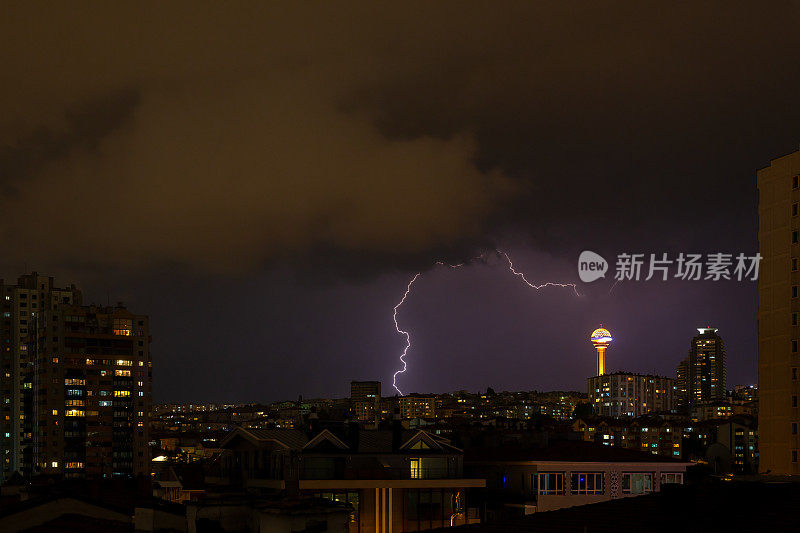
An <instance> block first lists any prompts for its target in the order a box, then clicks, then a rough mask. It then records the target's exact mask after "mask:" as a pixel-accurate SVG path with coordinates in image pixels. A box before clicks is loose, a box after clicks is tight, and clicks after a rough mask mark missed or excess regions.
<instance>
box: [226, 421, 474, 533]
mask: <svg viewBox="0 0 800 533" xmlns="http://www.w3.org/2000/svg"><path fill="white" fill-rule="evenodd" d="M221 447H222V448H223V449H224V450H225V451H224V453H223V455H222V456H221V457H220V460H219V471H218V472H217V474H218V476H219V477H218V478H217V481H218V482H220V483H223V484H225V485H229V486H231V488H235V487H238V488H244V489H249V490H255V489H261V490H264V489H273V490H284V491H287V492H288V493H289V494H296V495H305V496H317V497H321V498H324V499H329V500H334V501H338V502H342V503H346V504H349V505H350V506H351V507H352V512H351V515H350V523H349V531H350V532H352V533H356V532H367V531H419V530H424V529H431V528H438V527H450V526H457V525H463V524H468V523H473V522H476V521H477V520H478V509H477V508H474V506H472V505H471V504H470V501H469V498H468V494H467V489H470V488H482V487H485V486H486V481H485V480H484V479H482V478H476V479H469V478H466V477H465V476H464V471H463V455H464V453H463V451H462V450H460V449H458V448H456V447H455V446H453V445H452V444H451V443H450V442H449V441H448V440H447V439H443V438H441V437H437V436H436V435H433V434H430V433H427V432H425V431H422V430H418V431H408V430H405V429H403V428H402V427H401V426H399V424H395V427H394V428H393V429H392V430H363V429H361V428H360V427H359V425H358V424H350V425H348V426H346V427H345V426H339V428H337V429H332V430H329V429H323V430H321V431H319V432H316V433H307V432H305V431H300V430H245V429H237V430H235V431H233V432H231V433H230V434H229V435H228V437H226V438H225V440H224V441H223V442H222V443H221Z"/></svg>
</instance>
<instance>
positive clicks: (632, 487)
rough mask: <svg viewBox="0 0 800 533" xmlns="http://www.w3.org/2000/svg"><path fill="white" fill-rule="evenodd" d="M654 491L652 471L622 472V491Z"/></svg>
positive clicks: (638, 492) (639, 492) (637, 492)
mask: <svg viewBox="0 0 800 533" xmlns="http://www.w3.org/2000/svg"><path fill="white" fill-rule="evenodd" d="M652 491H653V474H652V473H647V474H645V473H636V474H634V473H625V474H622V492H623V493H624V494H644V493H646V492H652Z"/></svg>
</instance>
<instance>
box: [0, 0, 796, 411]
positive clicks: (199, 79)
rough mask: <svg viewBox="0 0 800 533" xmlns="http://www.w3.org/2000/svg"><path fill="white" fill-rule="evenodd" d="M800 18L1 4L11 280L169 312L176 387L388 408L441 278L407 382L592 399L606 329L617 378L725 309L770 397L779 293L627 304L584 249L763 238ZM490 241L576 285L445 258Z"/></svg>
mask: <svg viewBox="0 0 800 533" xmlns="http://www.w3.org/2000/svg"><path fill="white" fill-rule="evenodd" d="M799 6H800V4H798V3H792V2H770V3H769V4H768V6H767V5H763V4H759V3H734V2H716V3H715V2H703V3H700V5H698V3H683V4H674V3H664V4H662V7H654V6H652V5H647V6H645V5H641V4H640V3H635V2H630V3H614V2H604V3H602V4H600V3H586V4H585V5H583V4H581V3H571V4H569V5H566V6H562V5H560V4H545V3H530V2H493V3H491V4H487V3H474V4H473V3H469V2H451V3H448V2H437V3H436V4H435V5H430V4H428V3H419V4H414V3H405V2H404V3H393V4H380V5H373V4H371V3H365V4H357V3H351V4H338V5H333V4H328V3H326V4H323V3H319V4H317V3H302V4H299V3H287V4H285V5H283V6H280V7H279V6H274V5H273V6H265V5H262V4H261V3H251V4H248V3H237V4H234V5H229V4H222V3H216V4H204V3H198V2H190V3H186V4H181V3H179V2H170V3H167V4H162V3H153V4H148V3H141V4H139V3H137V4H136V7H135V9H134V8H131V9H130V10H125V11H123V8H122V7H121V6H120V5H118V4H116V3H114V4H111V5H101V4H80V3H76V4H69V5H67V4H63V5H61V4H55V5H47V7H46V9H45V8H44V5H39V6H35V5H34V6H29V5H25V6H13V7H10V6H6V7H5V8H4V9H3V15H2V16H0V65H2V68H1V70H0V71H1V72H2V80H3V82H2V83H0V212H1V213H2V217H0V228H1V229H2V231H0V250H2V253H1V254H0V274H1V275H2V276H3V277H4V278H5V279H6V280H9V279H11V280H13V279H16V277H17V276H18V275H19V274H20V273H22V272H24V271H25V269H27V270H28V271H32V270H38V271H39V272H40V273H47V274H49V275H54V276H56V281H57V282H58V283H60V284H67V283H69V282H75V283H77V284H78V285H79V286H80V287H81V288H82V289H83V290H84V294H85V300H86V301H94V302H97V303H101V304H105V303H107V302H111V303H112V304H113V303H115V302H117V301H123V302H125V304H126V305H127V306H128V307H129V308H130V309H132V310H134V311H135V312H142V313H148V314H149V315H150V317H151V327H152V335H153V345H152V353H153V360H154V363H153V367H154V371H153V383H154V396H155V398H154V399H155V400H156V401H240V400H246V401H269V400H277V399H294V398H296V397H297V396H298V395H300V394H302V395H303V396H305V397H318V396H343V395H347V394H348V391H349V381H350V380H351V379H380V380H382V381H383V382H384V393H385V394H388V392H389V390H390V389H391V375H392V373H393V372H394V371H395V370H397V368H398V364H399V363H398V355H399V354H400V352H401V351H402V348H403V346H404V339H403V338H402V337H401V336H400V335H398V334H397V333H396V332H395V330H394V324H393V322H392V308H393V307H394V305H395V304H396V303H397V302H398V300H399V299H400V297H401V296H402V294H403V292H404V290H405V288H406V284H407V283H408V281H409V280H410V278H411V277H412V276H413V275H414V274H415V273H417V272H424V274H423V275H422V276H421V277H420V278H419V280H418V281H417V283H416V284H415V285H414V291H413V292H412V294H411V295H410V297H409V299H408V300H407V303H406V305H405V306H404V307H402V309H401V313H400V316H399V319H400V322H401V325H402V326H403V327H404V328H405V329H408V330H409V331H410V332H411V335H412V349H411V351H410V352H409V355H408V358H407V359H408V363H409V369H408V372H407V373H406V374H405V375H403V376H402V377H401V378H400V382H399V383H400V385H401V388H402V389H403V391H404V392H443V391H452V390H459V389H467V390H472V391H475V390H485V389H486V387H488V386H491V387H493V388H494V389H496V390H504V389H505V390H520V389H524V390H531V389H538V390H553V389H577V390H584V389H585V386H586V381H585V378H586V377H587V376H589V375H591V374H592V373H593V372H594V365H595V360H594V355H593V350H592V347H591V345H590V343H589V342H588V337H589V334H590V332H591V331H592V330H593V329H594V328H595V327H597V326H598V325H599V324H600V323H601V322H602V323H603V324H604V325H605V326H607V327H608V328H609V329H610V330H611V331H612V333H613V334H614V337H615V341H614V343H613V345H612V347H611V348H610V349H609V351H608V353H607V365H608V366H609V368H610V369H611V370H629V371H636V372H656V373H660V374H665V375H668V376H673V377H674V373H675V368H676V366H677V364H678V362H679V361H680V360H681V359H682V358H684V357H685V356H686V353H687V350H688V347H689V342H690V339H691V337H692V336H693V335H694V334H696V330H695V328H696V327H698V326H705V325H712V326H714V327H718V328H719V333H720V335H722V337H723V338H724V339H725V342H726V346H727V352H728V385H729V386H732V385H734V384H739V383H753V382H755V380H756V378H757V374H756V371H757V359H756V358H757V349H756V304H757V297H756V287H755V283H753V282H735V281H731V282H691V281H669V282H661V281H649V282H638V283H637V282H625V283H622V284H620V285H618V286H617V287H616V288H615V289H614V291H613V292H612V293H611V294H609V289H610V287H611V283H612V282H613V280H612V279H611V278H612V277H613V272H610V273H609V275H608V278H607V279H606V280H602V281H597V282H595V283H592V284H582V283H580V282H579V281H578V277H577V268H576V267H577V257H578V254H579V253H580V252H581V251H582V250H585V249H589V250H593V251H595V252H598V253H600V254H602V255H604V256H605V257H606V259H610V260H611V261H612V263H613V261H614V259H615V256H616V254H618V253H621V252H640V253H648V254H649V253H651V252H652V253H658V254H660V253H663V252H669V253H670V254H672V255H675V254H677V253H678V252H697V253H704V254H705V253H711V252H729V253H734V254H736V253H739V252H744V253H747V254H754V253H755V251H756V250H757V242H756V232H757V217H756V207H757V191H756V186H755V173H756V170H757V169H759V168H762V167H764V166H766V165H768V164H769V161H770V159H773V158H775V157H778V156H780V155H783V154H785V153H788V152H791V151H794V150H796V149H797V147H798V142H799V141H800V129H798V125H799V124H800V104H798V94H800V68H798V59H797V58H798V53H799V52H800V32H799V31H798V27H800V25H799V23H800V7H799ZM767 7H768V8H767ZM496 248H500V249H502V250H505V251H508V252H509V254H510V255H511V257H512V259H513V260H514V262H515V265H516V266H517V267H518V268H519V270H521V271H523V272H525V274H526V275H527V276H528V279H530V280H531V281H534V282H536V283H542V282H545V281H558V282H565V283H569V282H578V285H579V286H578V290H579V291H580V293H581V294H582V296H580V297H578V296H575V294H574V293H573V292H572V291H571V290H570V289H562V288H547V289H543V290H540V291H534V290H532V289H529V288H528V287H527V286H525V285H524V284H523V283H522V282H521V281H520V280H519V279H518V278H516V277H514V276H513V275H512V274H511V272H510V271H509V270H508V269H507V268H506V266H505V265H504V263H503V261H502V259H501V258H498V257H496V256H495V255H489V256H487V258H486V260H485V261H479V262H477V263H475V264H473V265H471V266H469V267H464V268H461V269H458V270H450V269H448V268H446V267H441V266H438V267H437V266H435V262H436V261H437V260H445V261H449V262H453V263H456V262H460V261H464V260H468V259H469V258H471V257H474V256H477V255H480V254H481V253H483V252H484V251H486V250H494V249H496ZM612 270H613V266H612Z"/></svg>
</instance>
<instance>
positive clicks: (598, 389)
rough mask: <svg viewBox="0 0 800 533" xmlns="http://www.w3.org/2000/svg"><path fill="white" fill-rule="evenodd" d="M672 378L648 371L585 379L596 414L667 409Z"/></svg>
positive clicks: (636, 413)
mask: <svg viewBox="0 0 800 533" xmlns="http://www.w3.org/2000/svg"><path fill="white" fill-rule="evenodd" d="M674 386H675V383H674V380H672V379H670V378H667V377H663V376H655V375H650V374H633V373H629V372H615V373H613V374H604V375H602V376H594V377H591V378H589V379H588V388H589V402H590V403H591V404H592V409H593V411H594V414H595V415H597V416H610V417H622V416H630V417H636V416H641V415H644V414H647V413H651V412H661V411H671V410H672V409H673V403H674Z"/></svg>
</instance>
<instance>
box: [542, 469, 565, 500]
mask: <svg viewBox="0 0 800 533" xmlns="http://www.w3.org/2000/svg"><path fill="white" fill-rule="evenodd" d="M539 494H542V495H555V494H564V473H563V472H543V473H540V474H539Z"/></svg>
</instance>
